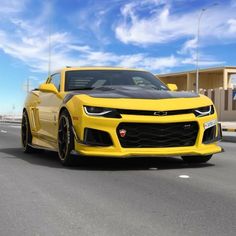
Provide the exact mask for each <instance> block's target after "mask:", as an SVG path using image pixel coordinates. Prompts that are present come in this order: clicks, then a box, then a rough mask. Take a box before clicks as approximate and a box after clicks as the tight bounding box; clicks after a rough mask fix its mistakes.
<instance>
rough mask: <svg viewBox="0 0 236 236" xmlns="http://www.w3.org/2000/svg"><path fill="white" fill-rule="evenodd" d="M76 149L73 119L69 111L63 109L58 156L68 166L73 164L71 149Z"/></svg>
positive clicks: (60, 120)
mask: <svg viewBox="0 0 236 236" xmlns="http://www.w3.org/2000/svg"><path fill="white" fill-rule="evenodd" d="M73 149H74V134H73V131H72V121H71V118H70V115H69V114H68V112H67V111H63V112H62V114H61V115H60V118H59V129H58V156H59V158H60V160H61V163H62V164H63V165H66V166H70V165H72V164H73V157H72V155H71V151H72V150H73Z"/></svg>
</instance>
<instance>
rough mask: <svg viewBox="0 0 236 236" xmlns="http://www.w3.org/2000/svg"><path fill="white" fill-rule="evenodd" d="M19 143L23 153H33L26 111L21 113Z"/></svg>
mask: <svg viewBox="0 0 236 236" xmlns="http://www.w3.org/2000/svg"><path fill="white" fill-rule="evenodd" d="M21 143H22V147H23V151H24V152H25V153H32V152H34V150H35V149H34V148H33V147H32V146H31V144H32V134H31V130H30V124H29V118H28V115H27V112H26V111H23V116H22V121H21Z"/></svg>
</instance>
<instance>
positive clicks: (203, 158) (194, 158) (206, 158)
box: [182, 155, 212, 164]
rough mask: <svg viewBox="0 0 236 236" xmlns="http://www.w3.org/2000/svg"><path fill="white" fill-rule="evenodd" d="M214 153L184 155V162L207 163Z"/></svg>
mask: <svg viewBox="0 0 236 236" xmlns="http://www.w3.org/2000/svg"><path fill="white" fill-rule="evenodd" d="M211 157H212V155H207V156H182V159H183V161H184V162H187V163H190V164H194V163H196V164H199V163H206V162H208V161H209V160H210V159H211Z"/></svg>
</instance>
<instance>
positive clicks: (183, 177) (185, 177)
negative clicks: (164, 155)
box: [179, 175, 190, 179]
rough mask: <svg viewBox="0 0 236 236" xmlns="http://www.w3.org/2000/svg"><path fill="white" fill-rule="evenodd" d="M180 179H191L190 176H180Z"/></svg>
mask: <svg viewBox="0 0 236 236" xmlns="http://www.w3.org/2000/svg"><path fill="white" fill-rule="evenodd" d="M179 178H182V179H189V178H190V177H189V175H179Z"/></svg>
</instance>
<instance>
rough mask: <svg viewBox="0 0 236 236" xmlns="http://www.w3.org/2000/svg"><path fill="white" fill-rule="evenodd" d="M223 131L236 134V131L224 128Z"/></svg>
mask: <svg viewBox="0 0 236 236" xmlns="http://www.w3.org/2000/svg"><path fill="white" fill-rule="evenodd" d="M222 131H224V132H236V129H226V128H225V129H224V128H222Z"/></svg>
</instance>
